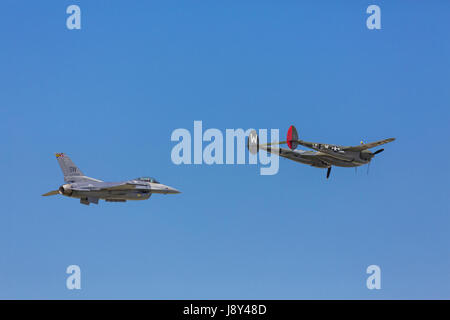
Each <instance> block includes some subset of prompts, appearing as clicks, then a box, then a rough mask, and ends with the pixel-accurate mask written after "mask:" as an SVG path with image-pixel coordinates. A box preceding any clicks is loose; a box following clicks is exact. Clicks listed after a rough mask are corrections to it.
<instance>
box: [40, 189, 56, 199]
mask: <svg viewBox="0 0 450 320" xmlns="http://www.w3.org/2000/svg"><path fill="white" fill-rule="evenodd" d="M57 194H59V190H53V191H50V192H47V193H44V194H43V195H42V196H43V197H48V196H54V195H57Z"/></svg>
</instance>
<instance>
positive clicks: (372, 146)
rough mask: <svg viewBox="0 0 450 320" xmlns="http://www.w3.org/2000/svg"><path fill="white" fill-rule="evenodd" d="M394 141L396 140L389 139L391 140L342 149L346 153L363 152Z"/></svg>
mask: <svg viewBox="0 0 450 320" xmlns="http://www.w3.org/2000/svg"><path fill="white" fill-rule="evenodd" d="M394 140H395V138H389V139H384V140H379V141H375V142H371V143H364V144H361V145H359V146H353V147H342V150H344V151H362V150H366V149H371V148H374V147H378V146H381V145H382V144H385V143H389V142H392V141H394Z"/></svg>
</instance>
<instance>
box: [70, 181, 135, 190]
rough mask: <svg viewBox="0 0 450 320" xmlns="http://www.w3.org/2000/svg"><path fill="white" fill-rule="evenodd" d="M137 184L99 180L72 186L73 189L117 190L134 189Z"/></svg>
mask: <svg viewBox="0 0 450 320" xmlns="http://www.w3.org/2000/svg"><path fill="white" fill-rule="evenodd" d="M137 187H139V185H136V184H132V183H129V182H128V181H125V182H101V183H89V184H81V185H78V186H74V187H72V190H74V191H118V190H134V189H136V188H137Z"/></svg>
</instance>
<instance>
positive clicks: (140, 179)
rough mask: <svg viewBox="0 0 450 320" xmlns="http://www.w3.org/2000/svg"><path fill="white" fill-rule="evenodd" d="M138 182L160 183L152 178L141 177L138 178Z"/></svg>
mask: <svg viewBox="0 0 450 320" xmlns="http://www.w3.org/2000/svg"><path fill="white" fill-rule="evenodd" d="M136 180H138V181H142V182H151V183H159V181H157V180H156V179H155V178H152V177H140V178H137V179H136Z"/></svg>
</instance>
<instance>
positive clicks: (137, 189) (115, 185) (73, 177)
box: [43, 153, 180, 205]
mask: <svg viewBox="0 0 450 320" xmlns="http://www.w3.org/2000/svg"><path fill="white" fill-rule="evenodd" d="M56 159H57V160H58V163H59V165H60V167H61V169H62V172H63V174H64V181H65V182H66V184H63V185H62V186H61V187H59V189H58V190H54V191H50V192H47V193H45V194H43V196H44V197H46V196H53V195H57V194H60V195H63V196H67V197H71V198H78V199H80V203H82V204H85V205H89V204H90V203H95V204H98V200H99V199H103V200H105V201H108V202H125V201H127V200H146V199H148V198H150V196H151V195H152V194H153V193H162V194H175V193H180V191H178V190H177V189H174V188H171V187H169V186H166V185H164V184H161V183H159V182H158V181H156V180H155V179H154V178H147V177H142V178H136V179H133V180H128V181H121V182H103V181H101V180H98V179H94V178H90V177H86V176H85V175H84V174H83V173H82V172H81V170H80V169H78V167H77V166H76V165H75V164H74V163H73V162H72V160H70V158H69V157H68V156H67V155H66V154H64V153H57V154H56Z"/></svg>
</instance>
